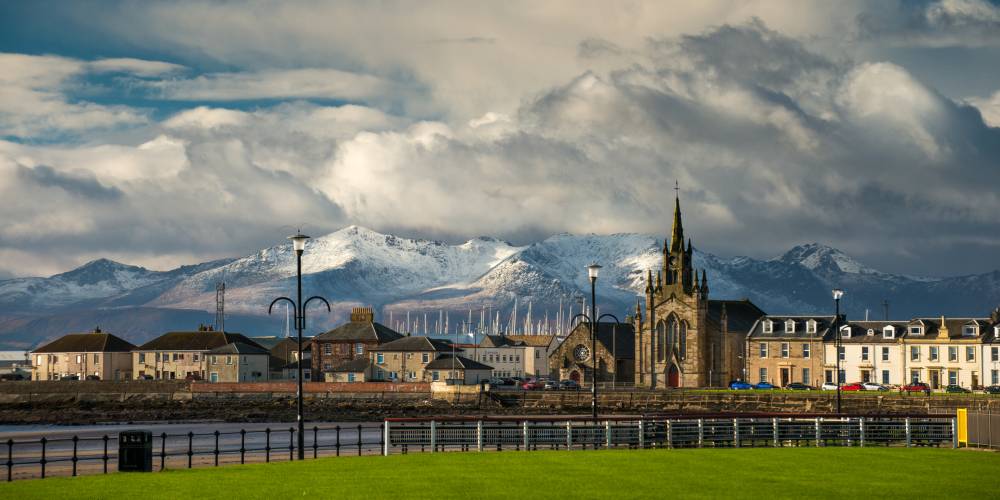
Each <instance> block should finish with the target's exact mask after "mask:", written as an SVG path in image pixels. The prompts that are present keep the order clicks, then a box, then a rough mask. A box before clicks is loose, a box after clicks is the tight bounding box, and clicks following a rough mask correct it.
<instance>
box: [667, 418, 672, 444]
mask: <svg viewBox="0 0 1000 500" xmlns="http://www.w3.org/2000/svg"><path fill="white" fill-rule="evenodd" d="M666 422H667V448H673V447H674V429H673V426H672V425H670V420H667V421H666Z"/></svg>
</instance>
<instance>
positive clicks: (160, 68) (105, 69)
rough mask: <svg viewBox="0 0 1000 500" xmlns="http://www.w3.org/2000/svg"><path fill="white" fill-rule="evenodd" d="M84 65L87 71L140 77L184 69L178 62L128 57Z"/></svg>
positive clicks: (101, 60)
mask: <svg viewBox="0 0 1000 500" xmlns="http://www.w3.org/2000/svg"><path fill="white" fill-rule="evenodd" d="M86 67H87V69H88V70H89V71H91V72H94V73H128V74H131V75H135V76H141V77H156V76H162V75H165V74H170V73H177V72H181V71H184V70H185V69H186V68H185V67H184V66H181V65H179V64H173V63H167V62H162V61H146V60H143V59H133V58H130V57H119V58H112V59H100V60H97V61H92V62H90V63H88V64H87V65H86Z"/></svg>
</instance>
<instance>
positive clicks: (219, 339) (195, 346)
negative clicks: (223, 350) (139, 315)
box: [134, 331, 262, 351]
mask: <svg viewBox="0 0 1000 500" xmlns="http://www.w3.org/2000/svg"><path fill="white" fill-rule="evenodd" d="M233 342H242V343H244V344H247V345H251V346H256V347H261V346H260V345H259V344H257V343H256V342H254V341H252V340H250V339H249V338H247V337H245V336H244V335H242V334H239V333H229V332H213V331H208V332H206V331H201V332H167V333H164V334H163V335H160V336H159V337H156V338H155V339H153V340H150V341H149V342H146V343H145V344H142V345H141V346H139V347H136V348H135V349H134V350H136V351H210V350H212V349H215V348H216V347H222V346H224V345H226V344H231V343H233ZM261 348H262V347H261Z"/></svg>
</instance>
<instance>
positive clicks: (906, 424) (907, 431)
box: [903, 417, 913, 448]
mask: <svg viewBox="0 0 1000 500" xmlns="http://www.w3.org/2000/svg"><path fill="white" fill-rule="evenodd" d="M903 426H904V427H905V429H906V447H907V448H909V447H910V443H912V442H913V440H912V439H911V438H912V436H911V434H910V417H906V420H904V421H903Z"/></svg>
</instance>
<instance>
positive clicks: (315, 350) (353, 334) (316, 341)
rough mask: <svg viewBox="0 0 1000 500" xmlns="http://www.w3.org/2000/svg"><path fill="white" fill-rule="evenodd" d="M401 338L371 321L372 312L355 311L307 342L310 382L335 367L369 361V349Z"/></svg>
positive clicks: (361, 309)
mask: <svg viewBox="0 0 1000 500" xmlns="http://www.w3.org/2000/svg"><path fill="white" fill-rule="evenodd" d="M401 338H403V335H402V334H401V333H399V332H397V331H395V330H393V329H392V328H389V327H387V326H385V325H383V324H381V323H378V322H376V321H375V310H374V309H372V308H370V307H355V308H354V309H352V310H351V320H350V321H349V322H347V323H345V324H343V325H340V326H338V327H336V328H334V329H333V330H330V331H328V332H325V333H321V334H319V335H317V336H315V337H313V338H312V340H311V341H310V344H311V349H310V351H311V353H312V357H311V365H312V370H311V372H312V374H313V375H312V378H313V379H314V380H324V379H325V374H326V373H328V372H330V371H331V370H332V369H333V368H334V367H335V366H338V365H341V364H342V363H344V362H345V361H350V360H352V359H357V358H361V359H369V358H370V356H369V352H370V351H371V350H372V349H373V348H376V347H378V346H381V345H383V344H386V343H388V342H392V341H394V340H398V339H401ZM428 362H429V361H428Z"/></svg>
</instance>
